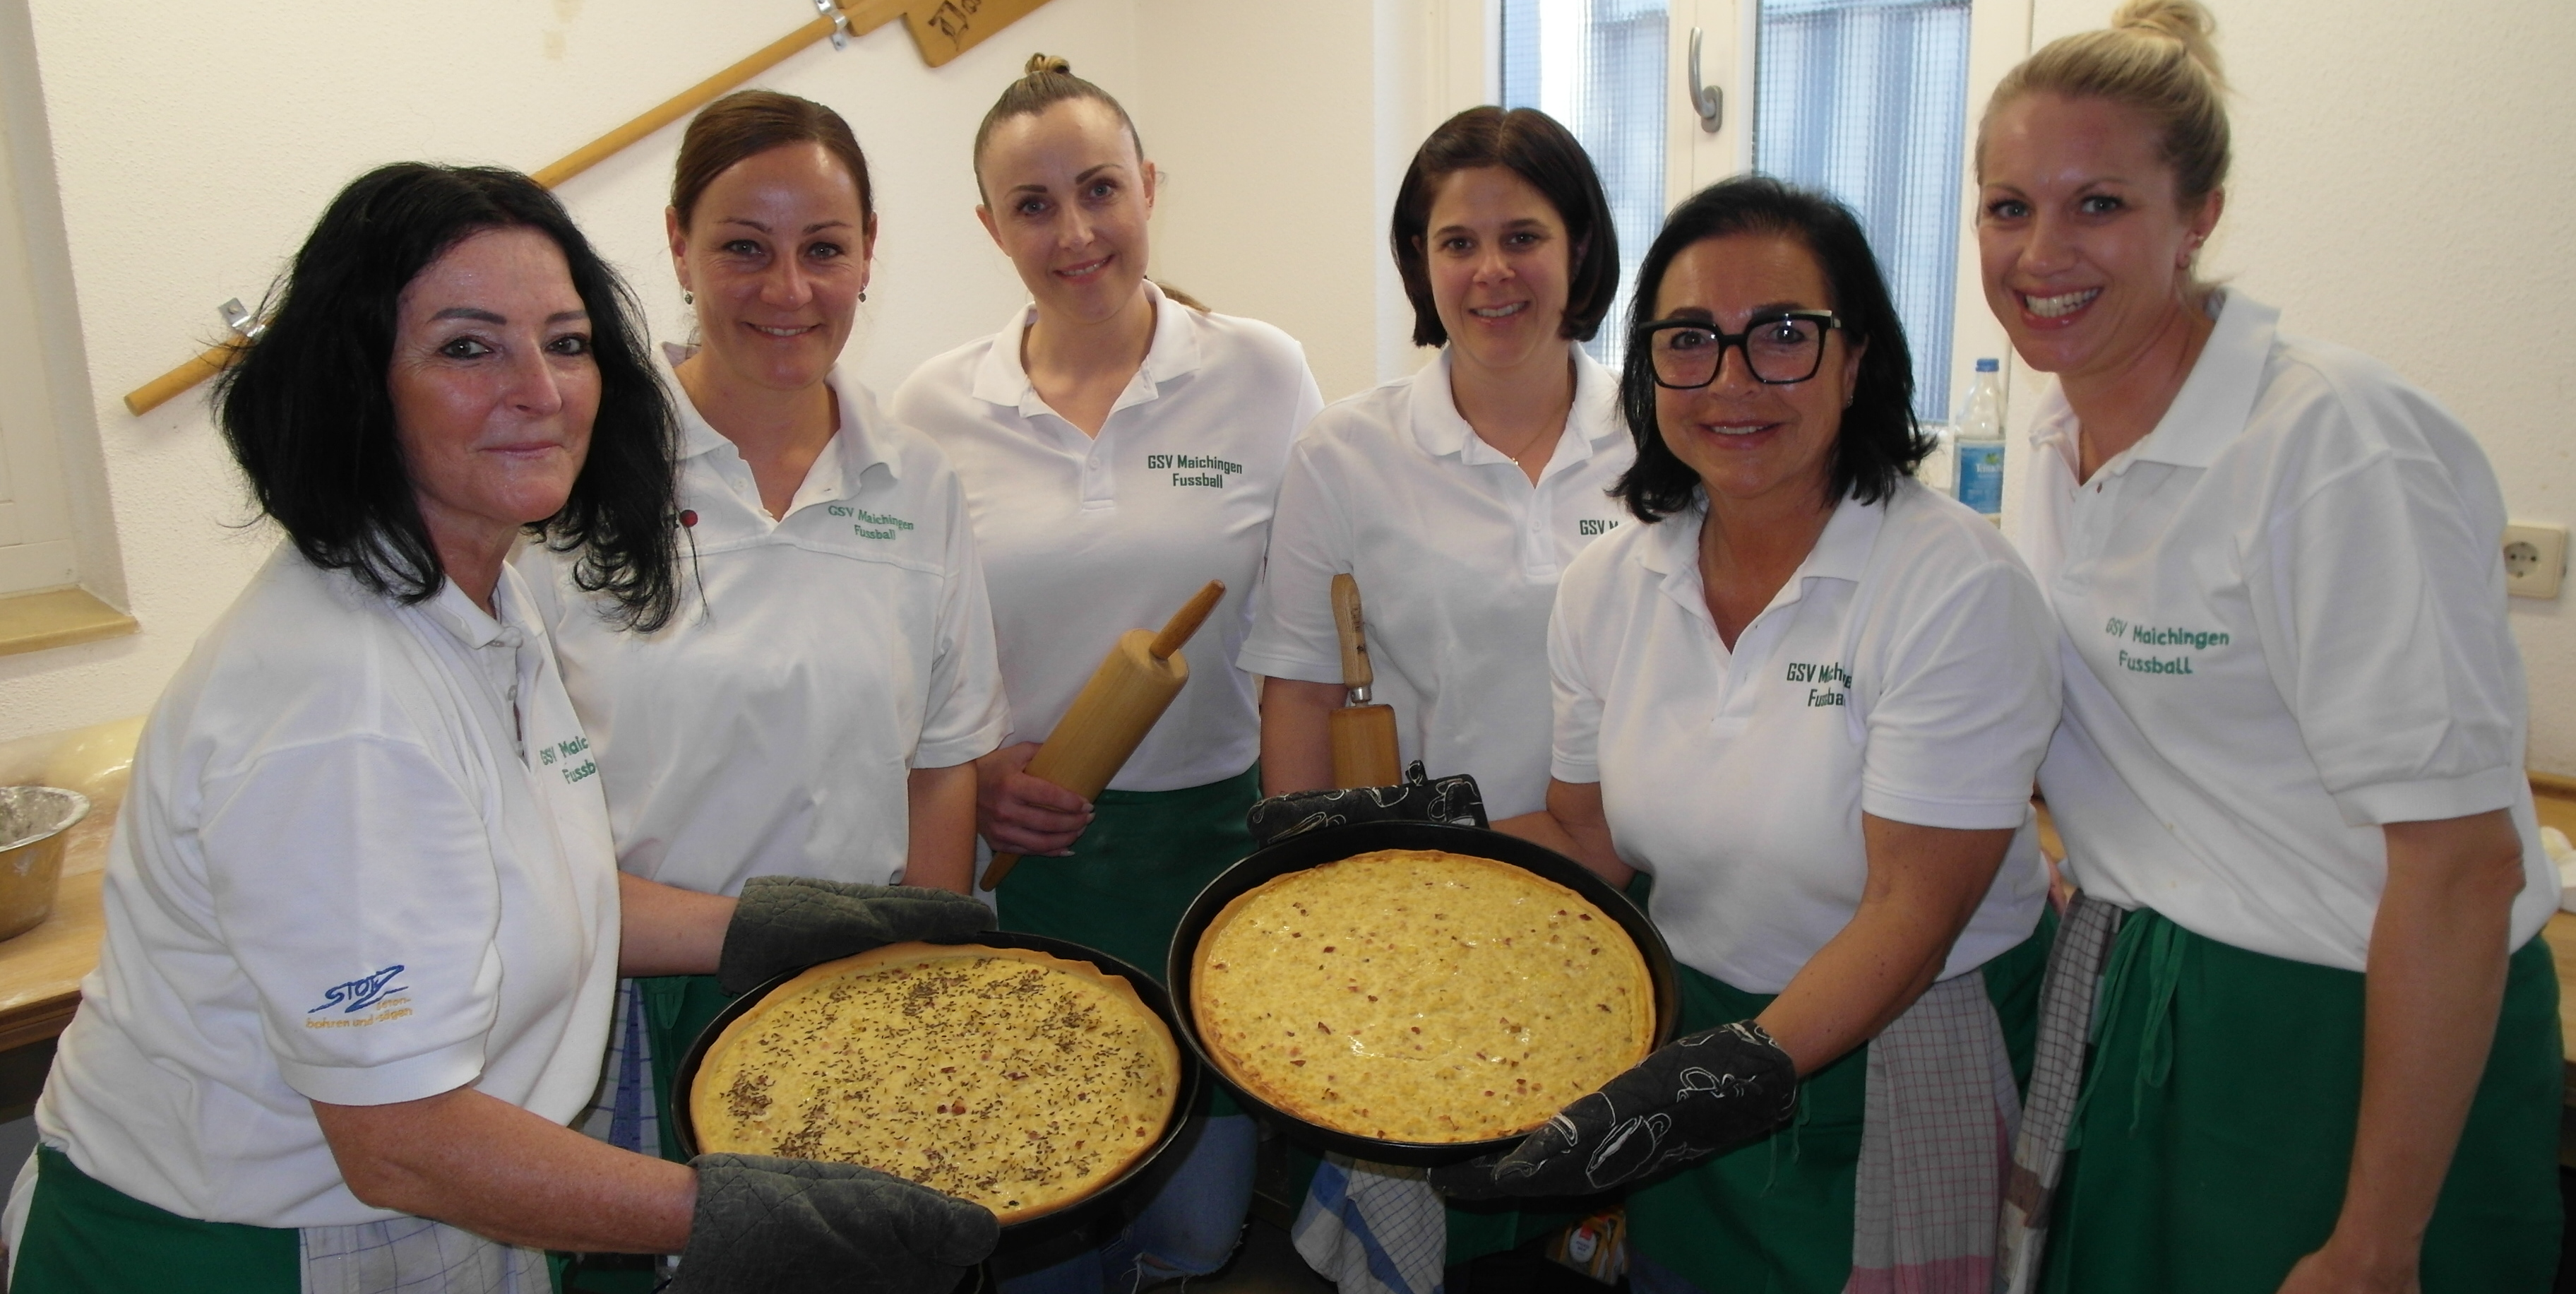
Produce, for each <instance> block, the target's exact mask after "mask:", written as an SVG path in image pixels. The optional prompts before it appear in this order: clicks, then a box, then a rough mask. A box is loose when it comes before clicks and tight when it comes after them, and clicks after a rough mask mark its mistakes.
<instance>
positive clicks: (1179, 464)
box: [1145, 454, 1243, 490]
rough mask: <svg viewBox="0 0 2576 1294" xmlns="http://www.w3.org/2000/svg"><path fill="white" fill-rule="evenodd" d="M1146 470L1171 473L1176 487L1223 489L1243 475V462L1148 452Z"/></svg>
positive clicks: (1192, 455) (1201, 456)
mask: <svg viewBox="0 0 2576 1294" xmlns="http://www.w3.org/2000/svg"><path fill="white" fill-rule="evenodd" d="M1145 470H1146V471H1148V472H1169V473H1171V474H1172V484H1173V486H1174V487H1176V488H1177V487H1180V486H1189V485H1195V486H1204V487H1206V488H1208V489H1212V490H1222V489H1224V488H1225V487H1226V485H1227V483H1228V482H1229V481H1231V480H1232V479H1233V478H1234V477H1237V476H1241V475H1243V464H1241V463H1229V462H1227V461H1226V460H1224V459H1222V458H1210V457H1208V456H1207V455H1205V454H1147V455H1146V456H1145Z"/></svg>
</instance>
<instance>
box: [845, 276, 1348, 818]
mask: <svg viewBox="0 0 2576 1294" xmlns="http://www.w3.org/2000/svg"><path fill="white" fill-rule="evenodd" d="M1145 290H1146V291H1147V292H1148V293H1150V294H1151V295H1152V296H1153V298H1154V309H1155V316H1154V340H1153V342H1152V344H1151V345H1150V346H1149V348H1148V349H1147V351H1146V354H1145V363H1144V365H1143V366H1142V367H1141V368H1139V369H1138V370H1137V372H1136V376H1135V377H1134V378H1133V379H1132V380H1130V381H1129V382H1128V384H1127V389H1126V390H1125V391H1123V392H1121V393H1120V394H1119V397H1118V401H1117V403H1116V404H1115V405H1113V406H1112V407H1111V409H1110V413H1109V419H1108V421H1106V422H1104V423H1102V424H1101V427H1100V435H1099V436H1098V437H1097V438H1094V437H1090V436H1086V435H1084V434H1083V433H1082V430H1081V429H1080V428H1078V427H1076V426H1074V425H1073V424H1072V423H1070V422H1067V421H1065V420H1064V419H1063V418H1062V417H1061V416H1059V415H1058V414H1056V412H1055V411H1054V410H1052V409H1049V408H1048V407H1047V405H1046V401H1045V400H1043V399H1041V398H1040V397H1039V396H1038V393H1037V388H1036V387H1034V386H1032V385H1030V383H1029V375H1028V372H1027V370H1026V369H1024V368H1022V367H1021V365H1020V338H1021V335H1022V333H1023V332H1025V331H1026V330H1027V328H1028V326H1029V324H1030V323H1032V322H1034V320H1035V319H1036V307H1034V306H1029V307H1024V308H1023V309H1021V310H1019V311H1018V312H1015V313H1014V314H1013V315H1012V316H1011V320H1010V322H1009V323H1008V324H1006V325H1004V326H1003V328H1002V330H1001V331H1000V332H999V333H997V334H995V335H994V336H991V337H987V338H984V339H982V340H979V341H975V342H970V343H968V344H967V345H964V346H960V347H958V348H957V349H955V350H952V351H950V352H948V353H947V354H945V355H941V356H938V357H937V358H934V359H932V360H930V361H929V362H928V363H925V364H923V365H922V366H921V367H920V368H919V369H918V370H916V371H915V372H914V373H913V375H912V376H911V377H909V378H907V379H905V380H904V384H903V386H902V388H901V389H899V390H897V391H896V392H895V396H894V416H895V417H896V419H897V420H899V421H901V422H904V423H906V424H908V425H910V426H914V427H919V428H920V429H922V430H923V431H925V432H927V433H929V434H930V437H931V439H933V440H936V441H938V442H939V446H940V448H942V449H944V450H946V451H948V457H949V458H950V460H951V461H953V462H955V463H956V464H957V474H958V476H959V477H960V478H961V479H963V480H964V481H965V483H966V502H967V506H968V507H969V508H970V509H971V510H972V511H973V514H974V518H975V545H976V551H977V552H978V554H979V555H980V556H981V557H982V558H983V562H984V578H985V580H986V582H987V583H988V584H989V585H990V587H991V589H992V594H993V628H994V633H995V637H996V638H997V639H998V640H999V642H1000V646H1001V660H1002V690H1003V693H1004V694H1005V695H1006V696H1008V697H1009V698H1010V706H1011V725H1010V726H1011V734H1010V737H1009V740H1012V741H1043V740H1045V739H1046V736H1047V734H1048V733H1050V732H1053V731H1054V730H1055V725H1056V722H1057V721H1058V720H1060V719H1062V718H1063V717H1064V712H1065V711H1066V710H1067V709H1070V708H1071V707H1072V705H1073V698H1074V697H1075V696H1076V695H1077V694H1079V693H1080V692H1081V691H1082V685H1083V684H1084V683H1087V682H1089V681H1090V680H1091V673H1092V671H1093V670H1095V669H1098V668H1099V666H1100V658H1101V657H1102V656H1104V655H1106V654H1107V653H1108V651H1109V649H1110V647H1111V646H1113V645H1115V644H1116V643H1117V641H1118V638H1119V635H1121V634H1124V633H1126V632H1127V631H1128V630H1130V629H1150V628H1159V627H1161V625H1162V623H1163V622H1164V621H1165V620H1168V619H1170V618H1171V615H1172V613H1173V612H1175V611H1178V610H1180V609H1181V604H1182V603H1184V602H1187V601H1188V600H1189V598H1190V595H1191V594H1193V593H1196V592H1198V591H1199V589H1200V587H1201V586H1203V585H1205V584H1206V583H1207V582H1208V581H1209V580H1223V581H1225V600H1224V601H1223V602H1221V603H1219V604H1217V608H1216V611H1215V613H1214V614H1212V615H1210V616H1209V617H1208V620H1207V623H1206V625H1205V626H1203V627H1201V628H1200V630H1199V633H1198V637H1196V638H1195V639H1192V640H1191V643H1190V646H1189V648H1188V649H1187V651H1185V652H1184V653H1183V655H1184V656H1185V657H1186V658H1187V659H1188V661H1189V664H1190V679H1189V682H1188V683H1186V684H1184V685H1183V686H1182V688H1181V691H1180V695H1179V696H1177V697H1175V698H1173V700H1172V705H1171V708H1170V709H1168V710H1166V711H1164V712H1163V717H1162V720H1161V721H1160V722H1158V723H1156V724H1155V725H1154V729H1153V731H1151V732H1149V733H1147V734H1146V735H1145V740H1144V742H1143V744H1141V745H1139V746H1138V747H1137V748H1136V753H1135V754H1134V755H1133V756H1131V757H1129V759H1128V760H1127V766H1126V767H1125V768H1123V769H1121V770H1120V771H1119V774H1118V776H1117V777H1116V778H1115V779H1113V780H1112V781H1111V782H1110V783H1109V785H1110V787H1111V789H1113V790H1120V791H1171V790H1178V789H1180V788H1182V787H1188V786H1204V785H1206V784H1208V783H1210V782H1215V781H1221V780H1223V779H1225V778H1229V777H1232V776H1234V775H1236V774H1238V773H1241V772H1242V771H1243V770H1245V769H1246V768H1249V767H1251V766H1252V761H1253V760H1254V759H1255V758H1257V757H1258V756H1259V755H1260V753H1261V719H1260V715H1259V713H1258V712H1257V711H1256V710H1255V709H1254V706H1253V692H1252V678H1251V676H1249V675H1247V674H1245V673H1243V672H1242V671H1241V670H1238V669H1235V668H1234V667H1233V661H1234V659H1235V656H1236V654H1237V653H1238V652H1240V651H1241V650H1242V647H1243V639H1244V635H1245V634H1246V633H1247V632H1248V631H1249V630H1250V628H1251V623H1252V617H1251V606H1252V590H1253V584H1254V582H1255V581H1256V580H1258V579H1259V578H1260V575H1261V554H1262V548H1263V545H1264V544H1265V543H1266V542H1267V541H1268V539H1269V536H1270V513H1271V508H1272V505H1273V504H1274V503H1275V502H1276V500H1277V498H1278V494H1279V477H1280V472H1281V469H1282V468H1283V467H1284V466H1285V465H1286V463H1287V460H1288V446H1289V443H1290V442H1291V441H1293V440H1294V439H1295V438H1296V435H1297V432H1298V431H1299V430H1300V429H1302V428H1303V427H1304V426H1305V425H1306V422H1307V420H1308V419H1311V418H1313V417H1314V416H1315V413H1316V411H1317V410H1319V409H1321V408H1322V407H1323V403H1324V402H1323V397H1322V396H1321V395H1320V394H1318V393H1317V392H1316V389H1315V378H1314V375H1313V374H1311V373H1308V372H1307V371H1306V352H1305V351H1304V349H1303V348H1301V347H1299V346H1298V345H1297V343H1296V342H1295V341H1294V340H1292V339H1290V337H1289V336H1288V334H1286V333H1283V332H1281V331H1279V330H1278V329H1276V328H1273V327H1271V326H1270V325H1268V324H1265V323H1258V322H1255V321H1253V320H1250V319H1237V318H1234V317H1232V316H1230V315H1219V314H1207V313H1204V312H1202V311H1198V310H1192V309H1189V308H1188V307H1186V306H1182V305H1178V304H1176V303H1174V302H1172V301H1171V300H1169V299H1168V298H1166V297H1164V296H1163V295H1162V293H1161V292H1160V291H1159V290H1157V289H1156V288H1155V287H1154V286H1153V285H1152V284H1150V283H1148V284H1146V285H1145Z"/></svg>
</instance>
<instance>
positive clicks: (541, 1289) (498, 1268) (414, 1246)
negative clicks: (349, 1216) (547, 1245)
mask: <svg viewBox="0 0 2576 1294" xmlns="http://www.w3.org/2000/svg"><path fill="white" fill-rule="evenodd" d="M302 1235H303V1241H304V1294H548V1292H549V1291H551V1290H552V1289H553V1288H554V1278H553V1277H552V1276H551V1275H549V1274H548V1273H547V1271H546V1256H545V1255H544V1254H542V1253H539V1252H538V1251H536V1250H534V1249H522V1248H520V1247H518V1246H516V1245H505V1244H502V1243H501V1242H499V1241H497V1240H486V1239H484V1238H483V1237H481V1236H478V1235H476V1234H474V1233H473V1232H471V1231H465V1230H461V1229H459V1228H456V1227H451V1226H449V1225H447V1224H446V1223H444V1222H432V1221H430V1220H429V1219H427V1218H396V1219H394V1220H393V1221H391V1222H361V1223H358V1224H356V1225H355V1226H346V1227H306V1228H304V1229H303V1232H302Z"/></svg>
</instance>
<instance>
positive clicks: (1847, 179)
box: [1753, 0, 1968, 419]
mask: <svg viewBox="0 0 2576 1294" xmlns="http://www.w3.org/2000/svg"><path fill="white" fill-rule="evenodd" d="M1761 15H1762V16H1761V45H1760V49H1759V53H1758V55H1757V59H1758V67H1759V72H1758V74H1757V78H1756V79H1757V84H1758V87H1759V102H1758V103H1757V105H1756V107H1755V110H1754V118H1753V160H1754V165H1755V166H1756V167H1759V168H1760V169H1762V170H1764V171H1768V172H1770V173H1771V174H1773V175H1777V176H1779V177H1781V178H1782V179H1786V180H1793V181H1796V182H1797V183H1800V184H1804V185H1808V186H1811V187H1814V188H1819V189H1823V190H1825V191H1826V192H1829V193H1832V194H1833V195H1834V196H1836V197H1838V198H1840V199H1842V200H1843V201H1844V202H1845V203H1847V204H1849V205H1850V206H1851V208H1852V209H1853V210H1854V211H1856V212H1858V213H1859V214H1860V219H1861V225H1862V227H1863V228H1865V229H1867V230H1868V232H1869V241H1870V246H1871V247H1872V248H1873V249H1875V250H1876V251H1877V253H1878V260H1879V267H1880V269H1881V270H1883V271H1884V272H1885V273H1886V275H1887V277H1888V281H1889V286H1890V288H1891V289H1892V290H1893V291H1894V293H1895V295H1896V308H1897V313H1898V314H1899V315H1900V316H1901V317H1902V318H1903V319H1904V321H1905V337H1906V341H1907V342H1908V343H1909V344H1910V345H1911V347H1912V348H1913V351H1914V392H1915V412H1916V414H1917V416H1920V417H1923V418H1927V419H1939V418H1946V417H1948V416H1949V413H1948V409H1949V403H1950V367H1951V365H1950V321H1951V315H1952V310H1953V308H1954V306H1955V301H1956V298H1955V293H1956V266H1957V264H1958V260H1957V258H1958V254H1959V201H1960V199H1959V185H1960V173H1959V167H1960V161H1959V159H1960V152H1961V147H1962V144H1963V141H1964V139H1965V134H1964V132H1965V130H1966V127H1967V98H1968V0H1763V3H1762V10H1761Z"/></svg>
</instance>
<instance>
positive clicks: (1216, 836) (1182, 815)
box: [994, 764, 1261, 1114]
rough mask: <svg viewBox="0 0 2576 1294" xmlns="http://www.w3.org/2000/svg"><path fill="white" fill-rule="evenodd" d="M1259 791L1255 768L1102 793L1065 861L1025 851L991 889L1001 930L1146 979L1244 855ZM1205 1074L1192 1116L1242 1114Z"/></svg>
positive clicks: (1158, 973) (1157, 971) (1157, 972)
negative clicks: (1069, 944) (1053, 943)
mask: <svg viewBox="0 0 2576 1294" xmlns="http://www.w3.org/2000/svg"><path fill="white" fill-rule="evenodd" d="M1260 798H1261V766H1260V765H1258V764H1255V765H1253V766H1252V767H1251V768H1248V769H1245V770H1244V771H1243V772H1242V773H1240V774H1237V775H1236V776H1233V777H1229V778H1227V779H1225V780H1224V781H1222V782H1210V783H1208V784H1207V785H1205V786H1192V787H1185V788H1183V789H1181V790H1178V791H1103V792H1101V793H1100V797H1099V798H1098V799H1096V800H1093V801H1092V802H1091V805H1092V818H1091V826H1090V827H1089V828H1088V829H1086V830H1085V831H1084V832H1083V833H1082V838H1081V839H1080V840H1077V841H1075V842H1073V853H1072V854H1071V855H1070V856H1068V857H1064V858H1040V857H1028V858H1023V859H1021V860H1020V863H1019V866H1017V867H1015V868H1012V869H1011V875H1010V877H1009V879H1007V880H1004V881H1003V882H1002V885H1001V888H1000V889H998V890H995V891H994V897H995V898H996V899H998V900H999V901H1000V906H1001V913H1002V928H1003V929H1004V930H1015V931H1019V932H1021V933H1023V934H1033V935H1049V936H1052V937H1054V938H1057V939H1068V940H1071V941H1073V942H1074V943H1078V944H1081V945H1083V946H1084V947H1086V948H1097V949H1099V950H1100V951H1102V952H1105V953H1107V954H1109V955H1110V956H1112V957H1116V958H1119V959H1120V960H1122V961H1125V962H1127V963H1128V964H1130V965H1132V966H1134V967H1136V969H1138V970H1141V971H1143V972H1145V973H1146V974H1148V975H1151V976H1153V977H1154V979H1155V980H1156V982H1160V981H1161V980H1162V978H1163V964H1164V962H1165V961H1166V960H1167V959H1168V957H1169V955H1170V952H1171V947H1172V932H1173V931H1174V930H1176V929H1178V928H1179V926H1180V924H1181V914H1182V913H1183V912H1186V911H1188V910H1189V906H1190V900H1192V899H1195V898H1197V897H1198V896H1199V891H1200V890H1202V889H1204V888H1206V887H1207V883H1208V882H1209V881H1212V880H1215V879H1216V875H1217V873H1219V872H1222V871H1224V870H1225V869H1226V868H1228V867H1231V866H1233V865H1234V864H1235V863H1236V862H1238V861H1240V860H1241V859H1242V858H1243V857H1244V855H1246V854H1249V853H1251V852H1252V849H1253V845H1252V831H1251V829H1250V828H1249V827H1246V826H1245V825H1244V824H1243V815H1244V814H1245V813H1247V812H1248V811H1250V810H1251V808H1252V805H1253V802H1254V801H1256V800H1258V799H1260ZM1221 1088H1222V1085H1221V1084H1219V1083H1217V1082H1215V1081H1214V1080H1213V1079H1211V1080H1210V1081H1209V1082H1207V1083H1205V1084H1203V1085H1202V1086H1201V1089H1200V1090H1201V1091H1202V1093H1204V1095H1202V1096H1201V1098H1200V1101H1199V1107H1198V1108H1197V1109H1196V1110H1194V1111H1192V1113H1194V1114H1241V1113H1243V1107H1241V1106H1239V1105H1237V1104H1235V1101H1234V1098H1233V1096H1232V1094H1230V1093H1227V1092H1225V1091H1223V1090H1221Z"/></svg>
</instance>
